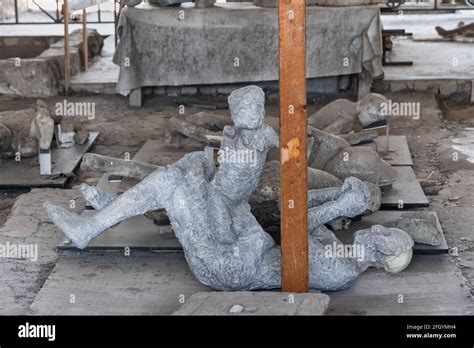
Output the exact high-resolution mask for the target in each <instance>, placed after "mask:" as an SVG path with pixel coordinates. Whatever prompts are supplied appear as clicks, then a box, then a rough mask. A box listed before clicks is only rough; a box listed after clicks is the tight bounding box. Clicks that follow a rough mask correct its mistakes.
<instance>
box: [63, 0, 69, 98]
mask: <svg viewBox="0 0 474 348" xmlns="http://www.w3.org/2000/svg"><path fill="white" fill-rule="evenodd" d="M62 14H63V18H64V94H65V95H68V94H69V80H70V72H71V68H70V61H71V60H70V57H69V7H68V0H64V4H63V9H62Z"/></svg>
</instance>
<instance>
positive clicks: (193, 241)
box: [165, 125, 278, 289]
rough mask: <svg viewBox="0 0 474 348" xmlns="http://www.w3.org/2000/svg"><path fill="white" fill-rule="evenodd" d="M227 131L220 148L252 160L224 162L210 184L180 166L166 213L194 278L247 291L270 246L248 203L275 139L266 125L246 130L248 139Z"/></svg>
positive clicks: (195, 171)
mask: <svg viewBox="0 0 474 348" xmlns="http://www.w3.org/2000/svg"><path fill="white" fill-rule="evenodd" d="M229 128H230V129H226V133H225V134H226V135H231V137H229V138H227V139H226V141H225V142H223V145H222V147H221V149H222V150H226V149H227V150H231V151H247V150H250V151H255V153H256V156H255V160H256V161H255V162H253V163H249V162H247V163H235V162H233V163H232V162H226V161H223V162H221V163H220V166H219V169H218V170H217V173H216V174H215V176H214V178H212V179H211V180H209V178H204V177H203V173H202V170H200V168H199V167H200V166H199V165H198V166H197V167H194V168H193V167H184V166H179V167H180V168H182V169H180V175H179V176H180V177H181V179H179V181H181V183H180V184H179V185H177V187H176V190H175V192H174V193H173V195H172V197H171V199H170V200H169V201H168V203H166V204H165V209H166V208H168V209H167V212H168V215H169V217H170V221H171V224H172V226H173V230H174V231H175V233H176V236H177V238H178V239H179V240H180V242H181V244H182V245H183V248H184V251H185V255H186V259H187V261H188V262H189V263H190V266H191V267H190V268H191V269H192V270H193V274H194V275H195V276H196V278H198V279H199V280H200V281H201V282H203V283H204V284H206V285H209V286H212V287H214V288H217V289H229V284H230V288H233V286H235V289H241V288H251V287H252V286H253V285H252V284H254V283H255V280H256V278H258V274H260V273H261V272H260V265H261V263H262V258H263V256H264V255H265V254H266V253H267V251H268V250H269V249H270V248H272V247H273V246H274V245H275V243H274V241H273V239H272V238H271V237H270V235H268V234H267V233H266V232H265V231H264V230H263V228H262V227H261V226H260V225H259V224H258V222H257V221H256V220H255V217H254V216H253V214H252V213H251V211H250V205H249V204H248V202H247V201H248V198H249V197H250V195H251V194H252V192H253V191H254V189H255V187H256V186H257V184H258V181H259V179H260V173H261V168H262V167H263V164H264V162H265V159H266V155H267V152H268V150H269V149H270V148H271V147H273V146H275V145H276V144H277V143H276V141H277V140H278V136H277V134H276V133H275V131H274V130H273V129H272V128H271V127H269V126H268V125H263V126H262V127H261V128H260V129H257V130H255V131H249V132H248V135H250V137H248V138H247V139H242V137H241V134H240V132H236V131H235V129H234V128H233V127H229ZM203 155H204V153H203ZM193 163H194V162H193ZM229 178H232V180H228V179H229ZM197 187H198V188H199V190H196V188H197ZM190 197H192V198H193V199H192V200H190V199H189V198H190ZM176 207H180V209H175V208H176ZM210 280H212V281H210Z"/></svg>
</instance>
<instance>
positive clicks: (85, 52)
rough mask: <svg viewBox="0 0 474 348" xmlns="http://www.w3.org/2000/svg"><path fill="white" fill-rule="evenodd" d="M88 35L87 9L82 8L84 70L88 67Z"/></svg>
mask: <svg viewBox="0 0 474 348" xmlns="http://www.w3.org/2000/svg"><path fill="white" fill-rule="evenodd" d="M88 40H89V35H87V11H86V9H83V10H82V54H83V60H84V70H87V68H89V52H88V50H89V43H88Z"/></svg>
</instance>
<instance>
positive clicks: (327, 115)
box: [308, 93, 389, 135]
mask: <svg viewBox="0 0 474 348" xmlns="http://www.w3.org/2000/svg"><path fill="white" fill-rule="evenodd" d="M387 103H388V100H387V98H385V96H383V95H381V94H377V93H370V94H368V95H366V96H365V97H364V98H362V99H361V100H359V101H357V102H353V101H350V100H348V99H337V100H335V101H333V102H331V103H329V104H328V105H326V106H324V107H322V108H321V109H320V110H318V111H317V112H316V113H315V114H313V115H311V116H310V117H309V118H308V125H309V126H311V127H314V128H317V129H320V130H323V131H325V132H327V133H331V134H336V135H340V134H348V133H350V132H352V131H353V130H360V129H362V128H363V127H367V126H370V125H372V124H374V123H377V122H381V121H385V120H386V119H387V118H388V116H389V114H388V112H386V111H385V109H384V106H386V105H387ZM369 134H370V133H369Z"/></svg>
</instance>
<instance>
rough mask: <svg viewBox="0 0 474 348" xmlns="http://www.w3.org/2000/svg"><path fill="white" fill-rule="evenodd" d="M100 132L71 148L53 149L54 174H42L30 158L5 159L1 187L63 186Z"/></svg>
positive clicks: (0, 178)
mask: <svg viewBox="0 0 474 348" xmlns="http://www.w3.org/2000/svg"><path fill="white" fill-rule="evenodd" d="M98 135H99V133H97V132H90V133H89V140H88V141H87V143H85V144H83V145H74V146H72V147H70V148H62V149H60V148H57V147H54V148H52V149H51V158H52V160H53V166H52V175H51V176H41V175H40V174H39V167H38V166H32V165H30V164H29V163H28V160H25V161H23V162H15V161H14V160H4V161H3V166H2V167H1V169H0V188H1V189H24V188H39V187H49V188H63V187H64V186H65V185H66V183H67V181H68V179H69V177H70V176H71V174H73V173H74V171H75V170H76V168H77V166H78V165H79V163H80V161H81V159H82V156H83V155H84V154H85V153H86V152H87V151H89V149H90V148H91V146H92V144H93V143H94V141H95V140H96V138H97V136H98Z"/></svg>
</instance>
